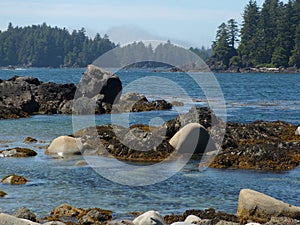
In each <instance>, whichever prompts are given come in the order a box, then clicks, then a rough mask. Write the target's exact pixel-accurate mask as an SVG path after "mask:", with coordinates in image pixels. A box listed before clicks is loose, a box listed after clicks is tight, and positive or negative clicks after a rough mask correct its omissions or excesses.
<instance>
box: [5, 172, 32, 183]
mask: <svg viewBox="0 0 300 225" xmlns="http://www.w3.org/2000/svg"><path fill="white" fill-rule="evenodd" d="M27 181H28V180H27V179H26V178H25V177H23V176H19V175H15V174H12V175H8V176H6V177H4V178H3V179H2V180H1V183H3V184H16V185H19V184H26V183H27Z"/></svg>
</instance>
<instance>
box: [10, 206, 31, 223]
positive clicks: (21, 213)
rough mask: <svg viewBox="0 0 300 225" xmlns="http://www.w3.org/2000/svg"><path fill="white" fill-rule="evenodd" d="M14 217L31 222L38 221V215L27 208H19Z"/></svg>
mask: <svg viewBox="0 0 300 225" xmlns="http://www.w3.org/2000/svg"><path fill="white" fill-rule="evenodd" d="M12 215H13V216H15V217H18V218H21V219H26V220H30V221H33V222H36V221H37V220H36V215H35V214H34V213H33V212H32V211H31V210H30V209H28V208H26V207H21V208H19V209H18V210H17V211H15V212H14V213H13V214H12Z"/></svg>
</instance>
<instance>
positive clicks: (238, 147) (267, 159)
mask: <svg viewBox="0 0 300 225" xmlns="http://www.w3.org/2000/svg"><path fill="white" fill-rule="evenodd" d="M295 130H296V126H294V125H291V124H287V123H284V122H281V121H275V122H265V121H257V122H253V123H250V124H238V123H227V128H226V134H225V138H224V140H223V144H222V152H220V153H219V155H218V156H217V157H216V158H215V160H214V162H213V163H212V165H211V167H215V168H235V169H262V170H290V169H293V168H296V167H298V166H299V165H300V138H299V136H297V135H295Z"/></svg>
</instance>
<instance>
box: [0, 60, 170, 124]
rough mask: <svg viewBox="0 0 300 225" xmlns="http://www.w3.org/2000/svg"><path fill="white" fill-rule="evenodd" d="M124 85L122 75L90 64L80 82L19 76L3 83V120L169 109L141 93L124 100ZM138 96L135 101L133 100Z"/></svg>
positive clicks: (0, 113)
mask: <svg viewBox="0 0 300 225" xmlns="http://www.w3.org/2000/svg"><path fill="white" fill-rule="evenodd" d="M121 93H122V83H121V81H120V79H119V77H118V76H116V75H114V74H112V73H110V72H107V71H104V70H102V69H101V68H99V67H96V66H94V65H89V66H88V68H87V71H86V72H85V73H83V76H82V79H81V81H80V83H79V84H78V85H77V86H75V84H56V83H53V82H47V83H44V82H42V81H40V80H38V79H37V78H34V77H19V76H15V77H13V78H11V79H8V80H1V81H0V96H1V97H0V119H16V118H20V117H28V116H29V115H31V114H72V113H74V114H94V113H96V114H102V113H111V111H112V106H113V105H114V106H115V107H114V112H116V113H117V112H141V111H150V110H165V109H170V108H172V105H171V104H170V103H168V102H166V101H164V100H155V101H151V102H150V101H148V100H147V99H146V98H145V97H142V98H138V99H137V96H139V95H138V94H134V93H131V94H127V95H125V96H124V97H123V98H122V101H119V100H120V96H121ZM133 97H134V98H133Z"/></svg>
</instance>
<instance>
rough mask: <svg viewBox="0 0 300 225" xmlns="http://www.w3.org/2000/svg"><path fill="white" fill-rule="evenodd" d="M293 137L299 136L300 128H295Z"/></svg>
mask: <svg viewBox="0 0 300 225" xmlns="http://www.w3.org/2000/svg"><path fill="white" fill-rule="evenodd" d="M295 135H300V126H299V127H298V128H297V130H296V131H295Z"/></svg>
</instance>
